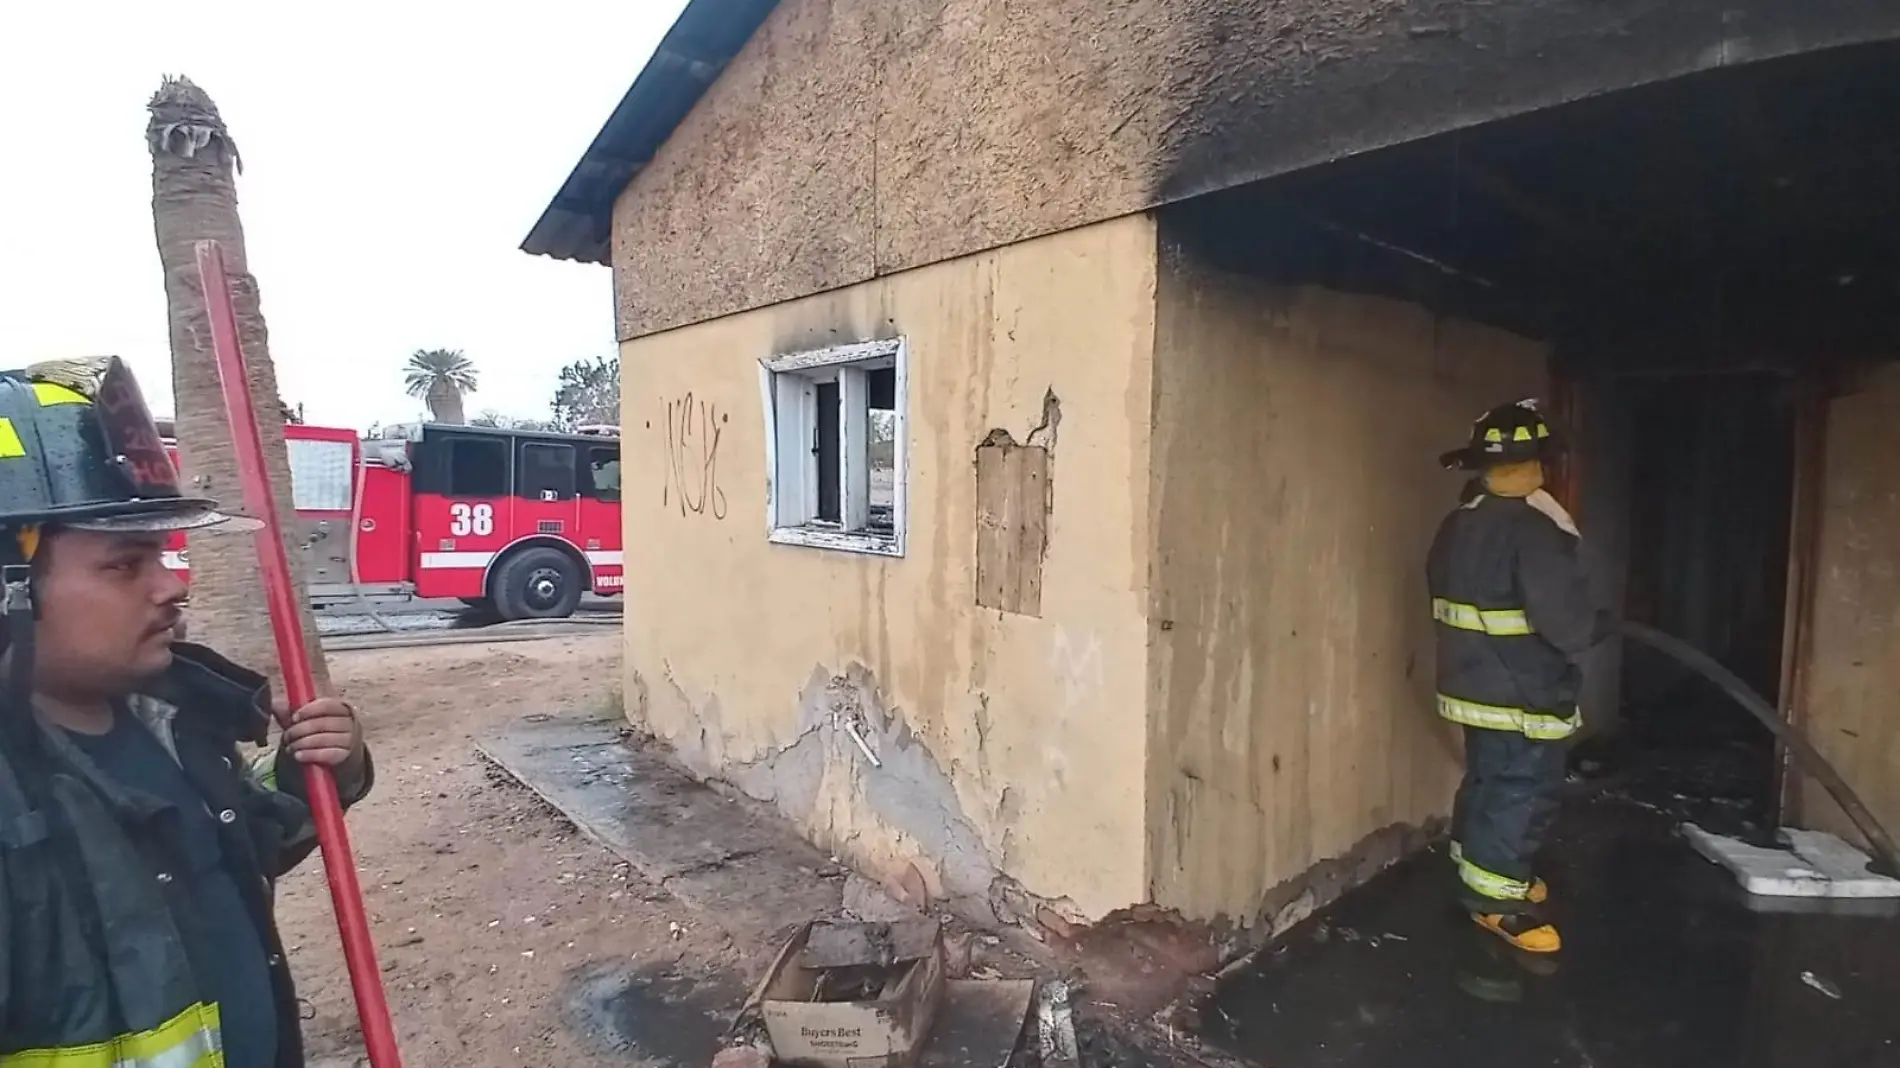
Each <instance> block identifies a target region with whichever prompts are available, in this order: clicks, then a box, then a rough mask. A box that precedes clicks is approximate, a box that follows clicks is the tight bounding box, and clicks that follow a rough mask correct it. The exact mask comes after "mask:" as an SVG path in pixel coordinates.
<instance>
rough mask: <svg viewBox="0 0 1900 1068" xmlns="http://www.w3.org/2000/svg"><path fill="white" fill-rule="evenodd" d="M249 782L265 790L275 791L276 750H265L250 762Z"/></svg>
mask: <svg viewBox="0 0 1900 1068" xmlns="http://www.w3.org/2000/svg"><path fill="white" fill-rule="evenodd" d="M249 767H250V772H251V781H252V782H254V783H256V784H257V785H259V786H261V787H263V788H264V789H266V790H269V791H271V792H272V793H275V792H276V791H277V750H275V749H265V750H264V751H263V752H261V753H259V754H257V755H256V756H254V757H252V758H251V760H250V765H249Z"/></svg>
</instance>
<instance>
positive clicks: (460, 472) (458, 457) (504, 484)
mask: <svg viewBox="0 0 1900 1068" xmlns="http://www.w3.org/2000/svg"><path fill="white" fill-rule="evenodd" d="M445 444H447V446H448V450H447V456H448V468H449V477H448V480H447V481H448V486H447V489H448V495H449V496H451V497H506V496H507V495H508V446H507V445H506V444H504V443H503V442H500V441H495V440H492V439H484V438H460V437H455V438H449V439H448V440H447V442H446V443H445Z"/></svg>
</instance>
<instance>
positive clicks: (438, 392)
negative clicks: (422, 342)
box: [402, 349, 475, 423]
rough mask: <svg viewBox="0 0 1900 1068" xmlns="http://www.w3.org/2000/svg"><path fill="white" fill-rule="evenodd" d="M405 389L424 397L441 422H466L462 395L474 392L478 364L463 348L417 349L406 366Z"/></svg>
mask: <svg viewBox="0 0 1900 1068" xmlns="http://www.w3.org/2000/svg"><path fill="white" fill-rule="evenodd" d="M402 383H403V387H404V388H405V389H407V390H408V391H409V395H410V396H411V397H421V398H422V399H423V402H424V403H426V404H428V406H429V415H430V417H431V418H433V419H434V420H435V421H436V422H438V423H466V422H468V420H467V418H465V417H464V416H463V414H462V395H463V394H465V393H473V392H475V363H474V361H472V360H470V359H469V358H468V357H467V356H464V355H462V350H461V349H417V350H416V351H414V352H412V353H410V354H409V362H408V363H407V364H406V365H404V367H403V379H402Z"/></svg>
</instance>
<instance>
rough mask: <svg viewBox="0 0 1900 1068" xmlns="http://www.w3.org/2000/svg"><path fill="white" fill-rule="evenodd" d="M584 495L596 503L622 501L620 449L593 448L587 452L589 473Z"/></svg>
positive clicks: (583, 489)
mask: <svg viewBox="0 0 1900 1068" xmlns="http://www.w3.org/2000/svg"><path fill="white" fill-rule="evenodd" d="M582 493H584V494H585V495H586V496H587V497H588V498H589V499H590V500H596V501H618V500H619V499H620V450H619V449H603V448H593V449H588V450H587V471H586V479H585V485H584V486H583V487H582Z"/></svg>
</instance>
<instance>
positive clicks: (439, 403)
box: [425, 378, 468, 426]
mask: <svg viewBox="0 0 1900 1068" xmlns="http://www.w3.org/2000/svg"><path fill="white" fill-rule="evenodd" d="M425 400H426V402H427V403H428V405H429V415H430V417H431V418H433V419H434V420H435V421H436V422H438V423H448V424H451V425H454V426H461V425H463V424H465V423H467V422H468V419H467V418H466V413H465V412H463V410H462V391H461V390H459V389H456V388H455V385H454V383H452V382H449V381H447V380H446V379H441V378H438V379H436V380H435V381H434V382H432V383H430V385H429V395H428V397H427V398H425Z"/></svg>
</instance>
